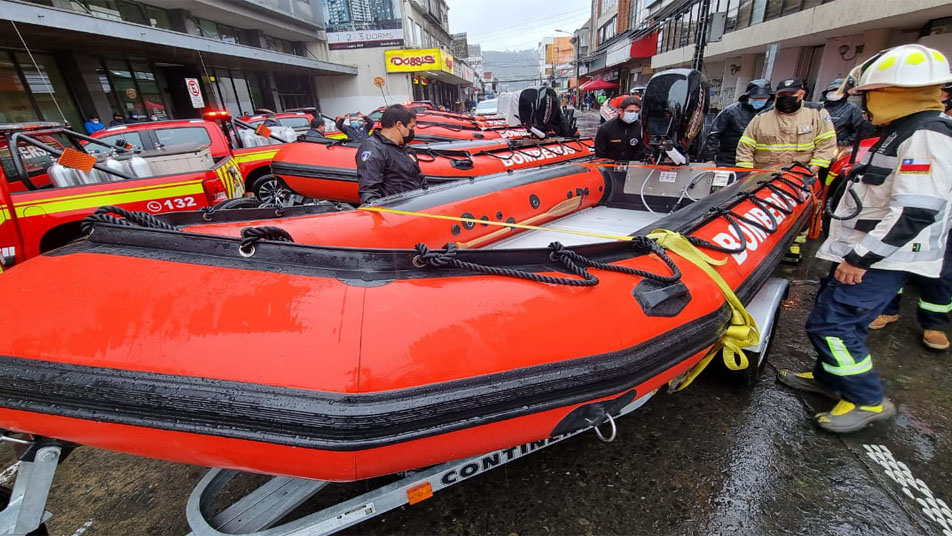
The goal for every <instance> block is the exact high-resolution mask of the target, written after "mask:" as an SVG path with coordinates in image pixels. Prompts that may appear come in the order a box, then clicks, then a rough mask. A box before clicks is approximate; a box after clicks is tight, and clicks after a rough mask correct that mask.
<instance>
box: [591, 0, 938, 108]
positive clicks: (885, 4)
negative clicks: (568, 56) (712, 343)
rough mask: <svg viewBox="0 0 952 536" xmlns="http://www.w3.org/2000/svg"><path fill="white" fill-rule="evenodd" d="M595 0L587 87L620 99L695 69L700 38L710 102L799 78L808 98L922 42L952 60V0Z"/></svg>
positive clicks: (727, 100) (721, 102) (723, 103)
mask: <svg viewBox="0 0 952 536" xmlns="http://www.w3.org/2000/svg"><path fill="white" fill-rule="evenodd" d="M703 9H704V2H703V1H702V0H592V5H591V12H592V19H591V21H590V28H589V29H588V30H587V31H584V32H583V31H581V30H580V31H579V32H577V36H579V38H581V36H580V33H581V34H583V35H587V36H588V39H589V42H590V43H591V44H590V49H589V51H588V52H587V53H582V54H580V56H579V70H580V73H581V74H582V77H581V79H580V82H581V83H584V82H586V81H588V80H591V79H592V78H595V77H599V78H603V79H605V80H609V81H611V82H615V83H617V84H618V85H619V88H618V91H621V92H623V91H627V90H628V89H630V88H631V87H634V86H637V85H643V84H645V83H647V81H648V79H649V78H650V77H651V75H652V74H654V73H655V72H657V71H659V70H663V69H669V68H674V67H690V66H692V65H693V64H694V61H695V55H696V52H697V47H696V45H697V44H698V43H697V42H698V37H699V35H700V33H701V31H702V29H703V30H706V31H704V36H705V37H706V39H705V46H704V50H703V56H702V57H703V63H702V70H703V72H704V73H705V75H706V76H707V78H708V81H709V83H710V84H711V92H712V104H713V106H714V107H715V108H721V107H723V106H726V105H727V104H730V103H731V102H733V101H735V100H736V99H737V98H738V97H739V96H740V95H741V94H742V93H743V91H744V88H745V87H746V85H747V83H748V82H749V81H750V80H752V79H754V78H762V77H765V78H770V79H771V80H773V81H777V80H780V79H782V78H787V77H792V76H796V77H799V78H802V79H804V80H805V81H806V84H807V87H808V90H809V95H808V98H813V99H818V98H819V94H820V92H821V91H822V89H823V88H824V87H826V86H827V85H828V84H829V83H830V82H831V81H832V80H833V79H835V78H839V77H842V76H845V75H846V74H847V73H848V72H849V71H850V70H851V69H852V68H853V67H854V66H856V65H857V64H859V63H861V62H862V61H864V60H865V59H866V58H868V57H870V56H871V55H872V54H875V53H876V52H878V51H879V50H882V49H884V48H888V47H892V46H897V45H901V44H907V43H922V44H924V45H927V46H931V47H933V48H936V49H939V50H941V51H942V52H943V53H945V54H946V55H948V56H952V1H950V0H903V1H901V2H900V1H892V0H709V12H708V13H707V14H706V15H705V14H704V13H703V12H702V10H703Z"/></svg>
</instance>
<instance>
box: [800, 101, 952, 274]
mask: <svg viewBox="0 0 952 536" xmlns="http://www.w3.org/2000/svg"><path fill="white" fill-rule="evenodd" d="M879 135H880V141H879V142H877V144H876V145H874V146H873V147H872V148H871V149H870V151H869V153H868V154H867V155H866V157H865V158H864V159H863V162H862V163H861V164H860V165H858V166H857V168H856V170H855V171H853V172H851V175H850V177H851V178H852V179H854V180H855V182H853V183H852V184H851V185H850V186H851V187H852V188H853V192H854V193H856V195H857V196H858V197H859V199H860V202H861V205H862V207H861V209H860V211H859V214H858V215H856V216H855V217H853V218H850V219H848V220H836V219H834V220H833V221H831V222H830V235H829V237H828V238H827V240H826V241H825V242H824V243H823V245H822V246H820V250H819V251H818V252H817V257H819V258H821V259H825V260H829V261H833V262H842V261H844V260H845V261H846V262H848V263H850V264H852V265H853V266H857V267H859V268H876V269H880V270H898V271H905V272H911V273H914V274H919V275H922V276H925V277H938V276H939V274H940V272H941V270H942V260H943V253H944V251H945V244H946V238H947V236H948V233H949V217H950V211H949V197H950V196H952V120H949V119H947V118H943V117H942V116H941V115H940V114H939V113H938V112H935V111H932V112H919V113H917V114H913V115H910V116H906V117H904V118H902V119H899V120H897V121H894V122H893V123H892V124H891V125H889V126H888V127H886V129H885V130H884V131H883V132H881V133H879ZM856 209H857V206H856V202H855V201H854V200H853V196H852V195H850V194H849V193H846V194H844V195H843V197H842V199H841V200H840V202H839V205H837V207H836V211H835V212H834V214H836V215H839V216H846V215H850V214H852V213H854V212H856Z"/></svg>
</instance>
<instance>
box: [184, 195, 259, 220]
mask: <svg viewBox="0 0 952 536" xmlns="http://www.w3.org/2000/svg"><path fill="white" fill-rule="evenodd" d="M260 206H261V201H260V200H259V199H258V198H257V197H239V198H237V199H229V200H227V201H222V202H221V203H218V204H217V205H212V206H210V207H202V208H200V209H198V211H199V212H200V213H201V215H202V219H203V220H205V221H214V219H215V213H216V212H218V211H219V210H231V209H235V208H258V207H260Z"/></svg>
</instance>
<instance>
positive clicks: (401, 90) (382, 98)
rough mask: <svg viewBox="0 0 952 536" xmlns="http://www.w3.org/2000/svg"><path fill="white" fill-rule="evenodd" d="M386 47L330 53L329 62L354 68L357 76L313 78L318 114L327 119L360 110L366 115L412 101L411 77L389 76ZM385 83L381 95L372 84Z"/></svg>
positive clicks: (405, 75) (397, 74)
mask: <svg viewBox="0 0 952 536" xmlns="http://www.w3.org/2000/svg"><path fill="white" fill-rule="evenodd" d="M386 50H387V49H386V48H364V49H356V50H330V51H328V57H329V58H330V61H332V62H340V63H345V64H349V65H354V66H356V67H357V76H318V77H316V78H315V82H316V84H317V94H318V98H319V99H320V101H321V111H322V112H323V113H324V114H326V115H330V116H336V115H339V114H342V113H350V112H356V111H361V112H363V113H368V112H370V111H372V110H374V109H375V108H378V107H380V106H384V105H385V104H398V103H403V102H407V101H410V100H413V99H412V98H411V96H412V94H413V91H412V89H411V87H410V84H411V83H412V80H413V79H412V75H410V74H407V73H388V72H387V66H386V62H385V60H384V52H385V51H386ZM378 76H381V77H383V79H384V80H385V81H386V84H385V85H384V87H383V95H381V92H380V88H378V87H377V86H375V85H374V83H373V81H374V78H375V77H378Z"/></svg>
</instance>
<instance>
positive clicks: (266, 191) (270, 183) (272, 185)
mask: <svg viewBox="0 0 952 536" xmlns="http://www.w3.org/2000/svg"><path fill="white" fill-rule="evenodd" d="M251 191H252V192H254V194H255V197H257V198H258V200H259V201H261V202H262V203H263V204H266V205H271V206H287V205H288V203H289V202H290V198H291V196H292V195H293V192H291V189H290V188H288V186H287V185H286V184H284V181H283V180H281V179H280V178H278V177H275V176H274V175H271V174H267V175H262V176H261V177H259V178H258V179H257V180H255V181H254V184H252V185H251Z"/></svg>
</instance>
